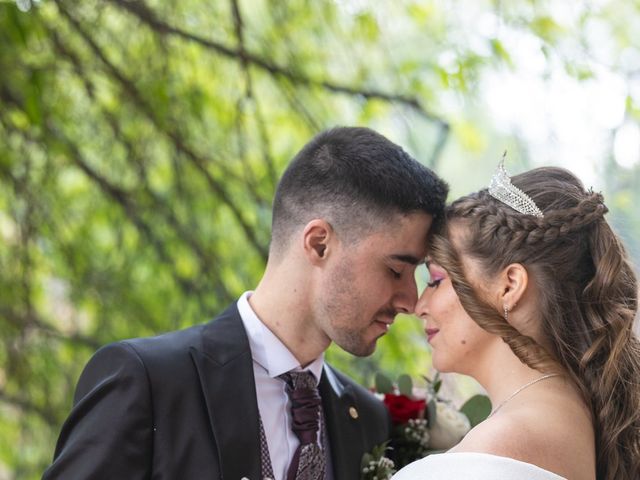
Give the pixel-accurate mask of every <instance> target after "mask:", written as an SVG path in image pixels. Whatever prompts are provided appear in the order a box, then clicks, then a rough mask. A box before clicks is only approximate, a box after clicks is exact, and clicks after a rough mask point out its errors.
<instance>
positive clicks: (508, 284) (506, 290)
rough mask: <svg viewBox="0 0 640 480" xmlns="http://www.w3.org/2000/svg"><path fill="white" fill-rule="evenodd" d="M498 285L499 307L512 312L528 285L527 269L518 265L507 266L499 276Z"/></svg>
mask: <svg viewBox="0 0 640 480" xmlns="http://www.w3.org/2000/svg"><path fill="white" fill-rule="evenodd" d="M499 285H500V292H499V296H500V299H499V301H500V303H501V307H502V308H507V309H508V310H512V309H513V308H514V307H515V306H516V304H517V303H518V302H520V300H521V299H522V297H523V295H524V293H525V291H526V290H527V286H528V285H529V274H528V272H527V269H526V268H525V267H524V265H522V264H520V263H512V264H510V265H507V266H506V267H505V268H504V269H503V270H502V272H501V274H500V276H499Z"/></svg>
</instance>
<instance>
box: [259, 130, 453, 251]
mask: <svg viewBox="0 0 640 480" xmlns="http://www.w3.org/2000/svg"><path fill="white" fill-rule="evenodd" d="M448 190H449V187H448V185H447V184H446V183H445V182H444V181H443V180H441V179H440V178H438V176H437V175H436V174H435V173H434V172H433V171H432V170H430V169H429V168H427V167H425V166H424V165H422V164H420V163H419V162H417V161H416V160H415V159H414V158H412V157H411V156H410V155H409V154H408V153H407V152H405V151H404V150H403V149H402V148H401V147H399V146H398V145H396V144H395V143H393V142H391V141H389V140H388V139H386V138H385V137H384V136H382V135H380V134H379V133H377V132H374V131H373V130H371V129H368V128H360V127H338V128H333V129H331V130H327V131H324V132H322V133H320V134H318V135H317V136H316V137H314V138H313V139H312V140H311V141H310V142H309V143H308V144H307V145H305V146H304V147H303V148H302V150H301V151H300V152H299V153H298V154H297V155H296V156H295V158H294V159H293V160H292V162H291V164H290V165H289V166H288V168H287V169H286V170H285V172H284V174H283V176H282V178H281V180H280V183H279V184H278V188H277V190H276V194H275V198H274V202H273V222H272V234H271V253H272V254H274V253H276V254H277V252H279V251H282V250H284V249H286V248H287V246H288V244H289V239H290V238H291V236H292V235H293V233H294V232H295V231H296V230H297V229H299V228H302V227H303V226H304V225H306V224H307V223H308V222H309V221H310V220H312V219H314V218H323V219H325V220H327V221H328V222H329V223H330V224H331V226H332V227H333V229H334V230H335V231H336V233H338V235H340V236H341V238H343V239H346V241H357V240H358V239H359V238H360V237H362V236H364V235H366V234H367V233H368V232H373V231H375V230H376V229H379V227H380V226H381V225H383V224H385V223H387V222H389V221H390V220H391V219H392V217H393V216H395V215H398V214H409V213H414V212H425V213H429V214H431V215H433V217H434V219H437V218H438V217H441V216H442V212H443V210H444V204H445V200H446V197H447V193H448Z"/></svg>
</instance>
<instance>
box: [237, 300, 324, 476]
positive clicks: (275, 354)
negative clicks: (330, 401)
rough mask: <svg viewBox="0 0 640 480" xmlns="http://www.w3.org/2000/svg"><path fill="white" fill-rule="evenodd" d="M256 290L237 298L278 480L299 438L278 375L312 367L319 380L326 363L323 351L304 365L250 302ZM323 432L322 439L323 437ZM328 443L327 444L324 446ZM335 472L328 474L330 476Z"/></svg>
mask: <svg viewBox="0 0 640 480" xmlns="http://www.w3.org/2000/svg"><path fill="white" fill-rule="evenodd" d="M252 293H253V292H245V293H243V294H242V296H241V297H240V299H239V300H238V311H239V312H240V317H241V318H242V323H243V324H244V328H245V330H246V331H247V337H248V338H249V347H250V348H251V356H252V358H253V374H254V377H255V381H256V395H257V397H258V398H257V400H258V411H259V412H260V417H261V419H262V424H263V426H264V433H265V436H266V438H267V445H268V446H269V456H270V457H271V465H272V466H273V474H274V476H275V480H284V479H286V477H287V469H288V467H289V464H290V463H291V459H292V458H293V454H294V453H295V451H296V448H298V445H299V444H300V442H299V441H298V437H296V435H295V433H293V431H292V430H291V411H290V408H291V407H290V405H289V396H288V395H287V392H286V391H285V382H284V381H283V380H282V379H280V378H278V376H279V375H282V374H283V373H287V372H290V371H292V370H295V371H310V372H311V373H312V374H313V375H314V376H315V378H316V380H317V382H318V383H319V382H320V375H321V374H322V368H323V365H324V355H320V356H319V357H318V358H316V359H315V360H314V361H313V362H311V363H310V364H309V365H307V366H306V367H305V368H304V369H303V368H301V365H300V362H298V360H297V359H296V357H295V356H294V355H293V354H292V353H291V352H290V351H289V349H288V348H287V347H286V346H285V345H284V344H283V343H282V342H281V341H280V339H279V338H278V337H277V336H276V335H275V334H274V333H273V332H272V331H271V330H269V329H268V328H267V327H266V326H265V324H264V323H262V321H260V319H259V318H258V316H257V315H256V313H255V312H254V311H253V309H252V308H251V305H250V304H249V297H250V296H251V294H252ZM321 437H322V436H321V432H319V439H320V440H321V439H322V438H321ZM325 447H326V446H325ZM326 451H327V453H328V449H327V450H326ZM330 468H331V465H330V464H327V471H328V472H331V469H330ZM331 477H332V475H331V474H330V473H329V474H327V476H326V478H327V479H330V478H331Z"/></svg>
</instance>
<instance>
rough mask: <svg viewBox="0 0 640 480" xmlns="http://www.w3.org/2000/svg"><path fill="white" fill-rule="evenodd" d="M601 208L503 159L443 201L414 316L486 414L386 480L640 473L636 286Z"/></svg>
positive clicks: (576, 189) (442, 367)
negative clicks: (467, 380) (474, 385)
mask: <svg viewBox="0 0 640 480" xmlns="http://www.w3.org/2000/svg"><path fill="white" fill-rule="evenodd" d="M512 181H513V183H512ZM606 212H607V208H606V206H605V205H604V203H603V198H602V196H601V195H600V194H598V193H594V192H592V191H587V190H585V189H584V188H583V186H582V184H581V183H580V181H579V180H578V179H577V178H575V177H574V176H573V175H572V174H571V173H570V172H568V171H566V170H563V169H559V168H539V169H535V170H531V171H529V172H526V173H523V174H520V175H517V176H515V177H513V179H510V178H509V177H508V175H507V173H506V171H505V170H504V167H503V166H502V164H501V165H500V167H499V169H498V172H497V173H496V175H494V177H493V179H492V181H491V185H490V187H489V189H484V190H481V191H480V192H477V193H474V194H471V195H468V196H466V197H463V198H461V199H459V200H457V201H455V202H454V203H453V204H452V205H451V206H449V207H448V209H447V213H446V218H445V221H444V222H443V224H442V225H441V226H440V228H438V229H436V230H435V231H434V233H433V235H432V238H431V242H430V253H429V259H428V268H429V272H430V276H431V282H430V283H429V285H428V287H427V289H426V290H425V292H424V293H423V294H422V296H421V297H420V300H419V302H418V304H417V306H416V314H417V315H419V316H420V317H421V318H422V319H423V320H424V322H425V331H426V333H427V336H428V340H429V342H430V344H431V346H432V349H433V364H434V367H435V368H436V369H438V370H439V371H441V372H458V373H462V374H466V375H470V376H472V377H473V378H475V379H476V380H477V381H478V382H479V383H480V384H481V385H482V386H483V387H484V388H485V389H486V391H487V392H488V394H489V396H490V398H491V401H492V404H493V405H494V408H493V411H492V412H491V415H490V416H489V418H487V419H486V420H485V421H484V422H482V423H481V424H479V425H478V426H476V427H475V428H474V429H472V430H471V431H470V432H469V434H467V436H466V437H465V438H464V439H463V440H462V441H461V442H460V443H459V444H458V445H457V446H455V447H454V448H452V449H451V450H450V451H448V452H447V453H444V454H439V455H430V456H428V457H426V458H425V459H422V460H419V461H417V462H414V463H412V464H410V465H408V466H407V467H405V468H403V469H402V470H400V471H399V472H398V473H397V474H396V475H395V476H394V477H393V480H422V479H424V480H429V479H445V478H447V479H448V478H451V479H454V478H455V479H466V478H469V479H487V480H489V479H491V480H496V479H498V480H504V479H514V480H515V479H525V478H526V479H536V480H537V479H540V480H546V479H549V480H552V479H560V478H567V479H571V480H574V479H575V480H593V479H598V480H600V479H603V480H613V479H616V480H631V479H638V478H640V343H639V342H638V339H637V337H636V336H635V335H634V333H633V331H632V324H633V321H634V317H635V315H636V312H637V308H638V285H637V282H636V279H635V276H634V273H633V270H632V268H631V266H630V264H629V261H628V260H627V257H626V254H625V251H624V248H623V246H622V244H621V242H620V239H619V238H618V237H617V236H616V235H615V234H614V233H613V232H612V230H611V228H610V227H609V225H608V224H607V222H606V220H605V218H604V214H605V213H606Z"/></svg>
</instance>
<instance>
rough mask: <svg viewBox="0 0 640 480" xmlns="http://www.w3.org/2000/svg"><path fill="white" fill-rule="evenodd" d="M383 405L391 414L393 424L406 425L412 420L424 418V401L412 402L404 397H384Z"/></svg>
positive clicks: (425, 403) (388, 394) (386, 395)
mask: <svg viewBox="0 0 640 480" xmlns="http://www.w3.org/2000/svg"><path fill="white" fill-rule="evenodd" d="M384 404H385V405H386V406H387V409H388V410H389V413H390V414H391V420H392V421H393V423H394V424H396V425H397V424H401V423H406V422H408V421H409V420H410V419H412V418H424V410H425V408H426V406H427V402H426V400H425V399H421V400H412V399H411V398H409V397H407V396H406V395H393V394H391V393H386V394H385V395H384Z"/></svg>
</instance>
